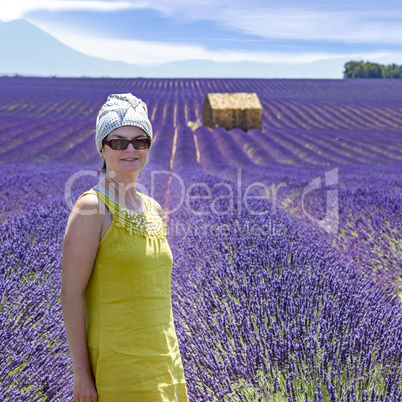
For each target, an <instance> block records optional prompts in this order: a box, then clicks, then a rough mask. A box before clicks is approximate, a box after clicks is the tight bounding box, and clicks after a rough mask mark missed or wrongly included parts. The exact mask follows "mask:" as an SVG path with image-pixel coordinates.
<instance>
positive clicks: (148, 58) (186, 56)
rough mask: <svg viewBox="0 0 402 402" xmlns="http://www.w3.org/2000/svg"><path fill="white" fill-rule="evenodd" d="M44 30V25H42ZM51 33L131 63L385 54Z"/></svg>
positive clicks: (288, 59) (99, 54) (87, 49)
mask: <svg viewBox="0 0 402 402" xmlns="http://www.w3.org/2000/svg"><path fill="white" fill-rule="evenodd" d="M43 29H44V30H46V29H45V28H43ZM52 35H53V36H55V37H56V38H57V39H59V40H60V41H61V42H63V43H64V44H66V45H68V46H70V47H72V48H73V49H75V50H78V51H80V52H82V53H85V54H88V55H90V56H95V57H100V58H103V59H107V60H118V61H124V62H127V63H132V64H148V65H151V64H160V63H167V62H171V61H180V60H191V59H192V60H194V59H207V60H213V61H216V62H219V61H241V60H243V61H255V62H266V63H289V64H297V63H311V62H314V61H319V60H332V59H334V60H335V59H343V58H346V59H350V58H351V57H354V58H358V59H367V58H371V59H372V58H378V57H385V56H387V53H380V52H378V53H360V54H354V55H350V54H332V53H318V52H317V53H303V54H294V53H283V52H236V51H222V50H219V51H214V50H208V49H205V48H203V47H202V46H197V45H184V44H180V43H177V44H174V43H164V42H150V41H135V40H118V39H105V38H99V37H95V36H89V35H83V34H82V33H80V34H75V33H72V32H69V31H61V30H59V31H58V32H57V33H55V32H52Z"/></svg>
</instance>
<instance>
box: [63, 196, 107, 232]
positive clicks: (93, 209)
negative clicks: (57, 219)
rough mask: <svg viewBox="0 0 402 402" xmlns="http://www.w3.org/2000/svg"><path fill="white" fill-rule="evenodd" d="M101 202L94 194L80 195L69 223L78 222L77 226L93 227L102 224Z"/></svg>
mask: <svg viewBox="0 0 402 402" xmlns="http://www.w3.org/2000/svg"><path fill="white" fill-rule="evenodd" d="M102 204H103V201H102V200H101V199H99V198H98V197H97V195H96V194H94V193H87V194H84V195H82V196H81V197H80V198H79V200H78V201H77V202H76V203H75V205H74V207H73V209H72V210H71V214H70V217H69V221H75V222H77V223H78V222H79V223H78V225H87V224H89V225H95V226H97V227H98V226H99V224H101V223H102V222H103V219H102V216H101V215H102V214H101V213H100V212H101V211H102V210H103V211H104V209H102V208H101V207H102V206H104V204H103V205H102Z"/></svg>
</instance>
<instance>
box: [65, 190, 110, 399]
mask: <svg viewBox="0 0 402 402" xmlns="http://www.w3.org/2000/svg"><path fill="white" fill-rule="evenodd" d="M91 211H92V213H91ZM98 211H99V199H98V198H97V197H96V195H91V194H88V195H85V196H84V197H82V198H81V199H80V200H78V202H77V204H76V205H75V207H74V209H73V211H72V213H71V215H70V219H69V221H68V223H67V227H66V232H65V235H64V242H63V258H62V282H61V291H60V296H61V303H62V309H63V320H64V327H65V332H66V338H67V343H68V348H69V351H70V355H71V358H72V361H73V368H74V389H73V392H74V400H78V399H79V400H80V401H84V400H85V399H86V398H88V400H91V399H92V400H95V399H94V397H96V388H95V383H94V378H93V374H92V371H91V366H90V360H89V354H88V347H87V342H86V319H85V309H84V302H83V299H82V297H83V294H84V292H85V289H86V286H87V284H88V280H89V278H90V276H91V272H92V268H93V265H94V262H95V259H96V254H97V251H98V246H99V239H100V233H101V229H102V222H103V217H102V215H100V214H99V212H98Z"/></svg>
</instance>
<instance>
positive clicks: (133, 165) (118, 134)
mask: <svg viewBox="0 0 402 402" xmlns="http://www.w3.org/2000/svg"><path fill="white" fill-rule="evenodd" d="M139 137H147V138H148V136H147V134H146V133H145V131H144V130H142V129H141V128H139V127H135V126H123V127H119V128H116V129H115V130H113V131H111V132H110V133H109V135H108V136H107V137H106V139H107V140H111V139H113V138H127V139H134V138H139ZM149 150H150V148H148V149H135V148H134V146H133V144H129V145H128V147H127V148H126V149H123V150H115V149H112V148H110V147H109V145H106V144H104V145H103V148H102V150H101V152H100V153H101V155H102V156H103V158H104V160H105V162H106V167H107V170H109V171H110V170H113V171H114V172H116V173H117V174H119V173H123V174H124V173H136V172H138V173H139V172H140V171H141V170H142V169H143V168H144V166H145V164H146V163H147V161H148V154H149ZM127 158H131V159H132V158H135V160H127Z"/></svg>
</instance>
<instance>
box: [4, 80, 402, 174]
mask: <svg viewBox="0 0 402 402" xmlns="http://www.w3.org/2000/svg"><path fill="white" fill-rule="evenodd" d="M399 85H400V83H393V84H392V85H390V83H388V82H387V83H379V82H378V81H369V82H366V81H365V82H361V81H359V82H353V83H345V82H343V81H339V80H212V79H203V80H202V79H198V80H197V79H193V80H191V79H188V80H179V79H176V80H163V79H159V80H156V79H155V80H153V79H144V80H141V79H137V80H97V79H82V80H69V79H64V80H63V79H53V80H51V79H36V80H35V79H28V78H21V79H17V78H1V79H0V89H1V91H0V121H1V123H2V125H1V129H0V134H1V138H3V136H4V137H5V138H6V139H7V141H5V140H3V141H2V143H1V145H2V147H1V151H0V157H1V158H2V159H3V160H4V161H7V162H9V161H27V160H31V161H35V162H42V161H48V160H58V161H60V162H63V163H66V162H71V163H84V162H89V163H93V162H95V161H96V160H97V159H96V158H97V155H96V152H95V151H94V149H93V148H92V147H91V144H92V141H93V126H94V121H95V117H96V112H97V110H98V109H99V107H100V106H101V104H102V102H104V100H105V99H106V97H107V95H108V94H109V93H111V92H119V91H123V92H133V93H135V94H136V95H137V96H139V97H141V98H142V99H143V100H145V101H146V103H147V104H148V107H149V115H150V118H151V121H152V122H153V123H154V124H155V125H156V126H157V127H172V126H173V127H174V128H175V127H177V126H179V125H186V124H188V123H190V122H193V123H195V124H199V123H200V122H201V121H202V117H201V116H202V103H203V101H204V98H205V95H206V94H207V93H209V92H220V91H223V92H236V91H247V92H251V91H253V92H256V93H257V94H258V95H259V97H260V99H261V102H262V104H263V108H264V112H263V133H260V132H259V131H258V130H251V131H250V133H249V134H250V135H249V136H248V139H247V144H249V145H248V146H247V149H242V153H244V155H245V156H246V157H247V156H248V157H250V158H251V159H252V160H253V162H254V163H255V164H257V165H262V166H264V165H266V164H267V163H272V162H280V163H287V164H297V163H300V162H303V163H306V162H307V163H312V164H327V163H328V162H331V161H336V162H337V163H349V162H363V163H375V164H387V163H388V162H391V163H400V162H401V160H402V155H401V147H402V145H401V139H400V135H399V133H400V130H401V127H402V119H401V117H400V116H401V95H400V93H401V91H400V89H401V88H399ZM43 93H46V98H45V97H43V96H42V94H43ZM264 134H265V135H264ZM363 136H364V141H360V139H361V138H362V137H363ZM239 138H240V139H241V138H242V139H243V142H245V137H244V135H243V133H238V134H237V135H235V139H236V142H239V141H240V139H239ZM384 139H386V141H384ZM254 148H255V151H253V149H254ZM255 153H258V154H259V156H258V158H255V157H254V156H253V154H255Z"/></svg>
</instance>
